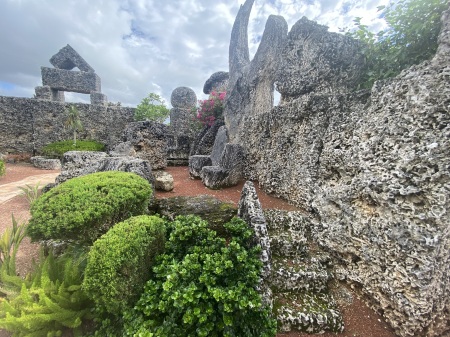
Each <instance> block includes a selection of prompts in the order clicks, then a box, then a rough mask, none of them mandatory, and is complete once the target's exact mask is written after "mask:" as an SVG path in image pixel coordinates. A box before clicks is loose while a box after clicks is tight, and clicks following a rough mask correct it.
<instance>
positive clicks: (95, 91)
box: [35, 45, 107, 105]
mask: <svg viewBox="0 0 450 337" xmlns="http://www.w3.org/2000/svg"><path fill="white" fill-rule="evenodd" d="M50 63H51V64H52V65H53V66H54V67H55V68H48V67H41V73H42V85H43V86H41V87H36V95H35V96H36V98H37V99H44V100H52V101H58V102H64V91H70V92H78V93H82V94H90V95H91V104H100V105H102V104H106V103H107V98H106V96H105V95H103V94H102V93H101V81H100V77H98V75H97V74H96V73H95V71H94V69H93V68H92V67H91V66H90V65H89V64H88V63H87V62H86V61H85V60H84V59H83V58H82V57H81V56H80V55H79V54H78V53H77V52H76V51H75V49H73V48H72V47H71V46H70V45H67V46H65V47H64V48H62V49H60V50H59V52H58V53H56V54H55V55H53V56H52V57H51V59H50ZM74 68H78V69H79V71H73V69H74Z"/></svg>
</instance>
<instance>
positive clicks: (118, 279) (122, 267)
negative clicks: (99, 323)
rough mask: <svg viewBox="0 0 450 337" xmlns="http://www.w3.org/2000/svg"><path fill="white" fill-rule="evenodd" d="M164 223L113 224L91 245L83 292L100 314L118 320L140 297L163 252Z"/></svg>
mask: <svg viewBox="0 0 450 337" xmlns="http://www.w3.org/2000/svg"><path fill="white" fill-rule="evenodd" d="M164 243H165V221H164V220H163V219H161V218H159V217H157V216H148V215H142V216H136V217H132V218H130V219H127V220H125V221H123V222H121V223H118V224H116V225H115V226H114V227H113V228H111V229H110V230H109V231H108V232H107V233H106V234H104V235H103V236H102V237H101V238H99V239H98V240H97V241H95V242H94V245H93V247H92V249H91V251H90V252H89V258H88V264H87V267H86V270H85V275H84V281H83V289H84V290H85V291H86V292H87V294H88V295H89V297H90V298H92V299H93V300H94V302H95V304H96V306H97V309H99V310H100V311H102V312H108V313H111V314H114V315H118V316H121V312H122V311H123V310H124V309H125V308H128V307H131V306H132V305H133V304H134V302H135V301H136V300H137V299H138V298H139V296H140V294H141V293H142V289H143V287H144V284H145V282H146V281H148V279H149V278H150V272H151V267H152V265H153V261H154V258H155V257H156V256H157V255H158V254H160V253H161V252H162V251H163V250H164Z"/></svg>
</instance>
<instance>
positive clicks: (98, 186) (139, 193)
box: [27, 171, 152, 244]
mask: <svg viewBox="0 0 450 337" xmlns="http://www.w3.org/2000/svg"><path fill="white" fill-rule="evenodd" d="M151 194H152V189H151V186H150V184H149V183H148V181H147V180H145V179H143V178H141V177H139V176H138V175H136V174H134V173H128V172H118V171H109V172H98V173H93V174H89V175H86V176H82V177H77V178H73V179H70V180H68V181H65V182H64V183H62V184H61V185H58V186H56V187H54V188H52V189H51V190H50V191H48V192H47V193H44V194H43V195H41V196H40V197H39V198H38V199H37V200H36V201H35V202H34V203H33V204H32V205H31V219H30V222H29V225H28V229H27V234H28V235H29V236H30V237H31V238H32V240H34V241H35V240H48V239H56V240H66V241H75V242H79V243H84V244H92V242H94V241H95V240H96V239H97V238H98V237H99V236H100V235H101V234H103V233H105V232H106V231H107V230H108V228H110V227H111V226H112V225H114V224H115V223H117V222H120V221H123V220H125V219H127V218H129V217H131V216H133V215H141V214H144V213H145V212H146V211H147V205H148V201H149V199H150V196H151Z"/></svg>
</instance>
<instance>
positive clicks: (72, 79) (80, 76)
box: [41, 67, 101, 94]
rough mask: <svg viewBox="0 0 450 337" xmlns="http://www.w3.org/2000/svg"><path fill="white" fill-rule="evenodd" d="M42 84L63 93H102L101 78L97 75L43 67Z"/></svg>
mask: <svg viewBox="0 0 450 337" xmlns="http://www.w3.org/2000/svg"><path fill="white" fill-rule="evenodd" d="M41 75H42V84H43V85H44V86H45V85H48V86H49V87H51V88H52V89H56V90H61V91H72V92H79V93H81V94H90V93H91V92H93V91H94V92H99V91H101V81H100V77H98V75H97V74H96V73H88V72H84V71H71V70H63V69H54V68H47V67H41Z"/></svg>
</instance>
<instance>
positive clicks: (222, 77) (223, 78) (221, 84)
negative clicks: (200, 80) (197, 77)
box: [203, 71, 230, 94]
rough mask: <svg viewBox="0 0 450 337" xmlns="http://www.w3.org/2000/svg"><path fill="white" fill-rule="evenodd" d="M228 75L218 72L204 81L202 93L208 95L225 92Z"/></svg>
mask: <svg viewBox="0 0 450 337" xmlns="http://www.w3.org/2000/svg"><path fill="white" fill-rule="evenodd" d="M229 77H230V76H229V75H228V73H227V72H225V71H218V72H216V73H214V74H212V75H211V76H210V78H208V80H206V82H205V85H204V86H203V93H205V94H210V93H211V92H212V91H218V92H223V91H226V90H227V87H228V79H229Z"/></svg>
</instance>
